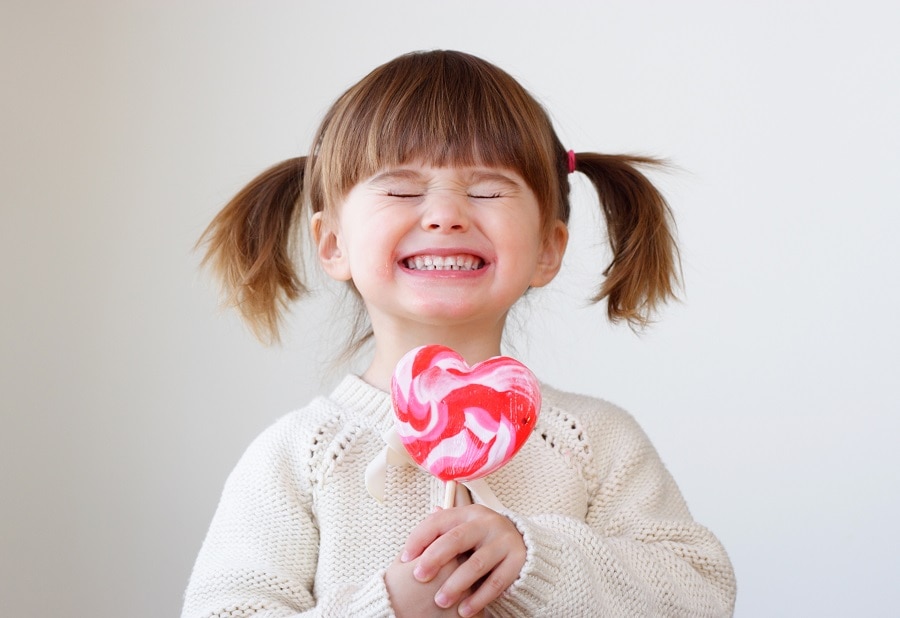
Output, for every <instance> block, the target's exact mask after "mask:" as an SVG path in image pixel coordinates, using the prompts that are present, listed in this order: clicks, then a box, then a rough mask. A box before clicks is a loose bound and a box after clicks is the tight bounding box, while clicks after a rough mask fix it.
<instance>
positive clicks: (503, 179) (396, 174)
mask: <svg viewBox="0 0 900 618" xmlns="http://www.w3.org/2000/svg"><path fill="white" fill-rule="evenodd" d="M422 179H423V175H422V173H421V172H418V171H416V170H409V169H397V170H389V171H387V172H382V173H381V174H378V175H376V176H375V177H374V178H372V179H371V180H369V184H370V185H374V186H383V185H386V184H389V183H391V182H394V181H397V180H406V181H421V180H422ZM469 182H473V183H474V182H500V183H503V184H505V185H508V186H509V187H513V188H521V186H522V183H520V182H517V181H516V180H515V179H514V178H511V177H510V176H509V175H507V174H503V173H502V172H491V171H484V170H475V171H473V172H472V174H471V176H470V177H469Z"/></svg>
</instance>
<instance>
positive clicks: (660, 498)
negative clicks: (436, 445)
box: [491, 413, 735, 617]
mask: <svg viewBox="0 0 900 618" xmlns="http://www.w3.org/2000/svg"><path fill="white" fill-rule="evenodd" d="M584 432H585V434H586V435H587V436H588V439H589V440H590V441H591V443H592V452H591V453H589V455H588V457H587V459H586V463H585V477H586V480H587V482H588V489H589V494H588V495H589V499H588V500H589V501H588V505H587V506H588V508H587V514H586V517H585V518H584V521H580V520H577V519H574V518H571V517H566V516H562V515H556V514H536V515H533V516H530V517H525V516H521V515H517V514H515V513H509V514H508V516H509V517H510V519H511V520H513V521H514V522H515V524H516V527H517V528H518V530H519V532H520V533H521V534H522V536H523V539H524V541H525V545H526V547H527V548H528V552H527V558H526V562H525V565H524V567H523V568H522V570H521V573H520V577H519V579H518V580H517V581H516V582H515V583H514V584H513V585H512V586H511V587H510V588H509V589H508V590H507V592H506V594H504V595H503V596H502V597H500V599H498V600H497V601H496V602H495V603H494V604H493V605H492V606H491V611H492V612H493V614H494V615H495V616H498V617H499V616H525V615H529V616H530V615H594V616H697V617H700V616H706V617H720V616H730V615H731V614H732V612H733V607H734V596H735V584H734V574H733V571H732V567H731V563H730V562H729V560H728V556H727V555H726V553H725V551H724V549H723V548H722V546H721V544H720V543H719V541H718V540H717V539H716V538H715V537H714V536H713V535H712V533H711V532H709V531H708V530H706V529H705V528H703V527H702V526H700V525H699V524H697V523H696V522H694V521H693V519H692V518H691V516H690V514H689V513H688V510H687V507H686V506H685V504H684V500H683V499H682V497H681V494H680V492H679V491H678V488H677V486H676V485H675V482H674V480H673V479H672V478H671V476H670V475H669V473H668V471H667V470H666V469H665V467H664V466H663V464H662V462H661V461H660V460H659V457H658V455H657V453H656V451H655V450H654V448H653V447H652V445H651V444H650V442H649V440H648V439H647V437H646V436H645V435H644V433H643V431H641V429H640V428H639V427H638V426H637V424H636V423H635V422H634V421H633V419H631V417H630V416H627V415H625V414H624V413H623V414H621V415H620V416H617V417H616V418H615V423H614V425H610V426H591V424H590V423H587V424H586V425H585V427H584ZM598 436H603V437H604V440H603V443H602V449H603V452H604V456H602V457H601V456H600V453H599V452H598V451H599V449H600V444H601V443H600V441H599V440H598ZM607 455H609V456H607Z"/></svg>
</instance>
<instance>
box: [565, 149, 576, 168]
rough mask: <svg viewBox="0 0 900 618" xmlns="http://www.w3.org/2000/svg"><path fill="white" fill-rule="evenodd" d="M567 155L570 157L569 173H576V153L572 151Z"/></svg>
mask: <svg viewBox="0 0 900 618" xmlns="http://www.w3.org/2000/svg"><path fill="white" fill-rule="evenodd" d="M567 154H568V155H569V173H570V174H571V173H572V172H574V171H575V151H574V150H570V151H569V152H568V153H567Z"/></svg>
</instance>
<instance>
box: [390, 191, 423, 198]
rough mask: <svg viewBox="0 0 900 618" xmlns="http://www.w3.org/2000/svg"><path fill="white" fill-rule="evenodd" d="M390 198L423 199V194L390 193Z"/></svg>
mask: <svg viewBox="0 0 900 618" xmlns="http://www.w3.org/2000/svg"><path fill="white" fill-rule="evenodd" d="M388 197H422V194H421V193H406V192H403V191H389V192H388Z"/></svg>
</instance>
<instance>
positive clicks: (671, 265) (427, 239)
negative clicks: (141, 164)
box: [183, 51, 735, 618]
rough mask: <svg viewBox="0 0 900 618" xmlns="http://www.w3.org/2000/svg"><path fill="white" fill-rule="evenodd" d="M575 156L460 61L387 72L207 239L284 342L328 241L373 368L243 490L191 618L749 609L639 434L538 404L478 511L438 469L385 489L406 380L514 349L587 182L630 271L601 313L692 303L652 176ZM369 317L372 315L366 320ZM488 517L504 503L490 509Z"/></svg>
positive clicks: (261, 457)
mask: <svg viewBox="0 0 900 618" xmlns="http://www.w3.org/2000/svg"><path fill="white" fill-rule="evenodd" d="M652 163H654V161H653V160H650V159H642V158H636V157H627V156H613V155H603V154H597V153H578V154H575V153H573V152H572V151H566V149H565V148H564V147H563V145H562V144H561V143H560V141H559V139H558V138H557V136H556V133H555V132H554V130H553V127H552V126H551V123H550V120H549V118H548V116H547V114H546V113H545V112H544V110H543V108H542V107H541V106H540V105H539V104H538V103H537V102H536V101H535V100H534V99H533V98H532V97H531V96H530V95H529V94H528V93H527V92H526V91H525V90H524V89H523V88H522V87H521V85H520V84H519V83H518V82H516V81H515V80H514V79H513V78H512V77H510V76H509V75H508V74H506V73H505V72H503V71H502V70H500V69H499V68H497V67H495V66H493V65H491V64H489V63H487V62H485V61H484V60H481V59H479V58H476V57H473V56H470V55H467V54H463V53H459V52H452V51H435V52H425V53H413V54H408V55H404V56H401V57H399V58H397V59H395V60H393V61H391V62H388V63H387V64H385V65H383V66H381V67H378V68H377V69H375V70H374V71H373V72H372V73H370V74H369V75H367V76H366V77H365V78H363V79H362V81H360V82H359V83H358V84H356V85H355V86H353V87H352V88H350V89H349V90H348V91H347V92H346V93H344V94H343V95H342V96H341V97H340V98H339V99H338V100H337V102H336V103H335V104H334V105H333V106H332V107H331V109H330V110H329V111H328V113H327V114H326V116H325V119H324V121H323V122H322V125H321V127H320V128H319V131H318V133H317V135H316V138H315V142H314V144H313V147H312V150H311V152H310V154H309V156H307V157H301V158H296V159H291V160H288V161H285V162H283V163H281V164H279V165H276V166H275V167H273V168H271V169H270V170H268V171H266V172H264V173H263V174H262V175H260V176H259V177H258V178H256V179H255V180H253V181H252V182H251V183H250V184H249V185H248V186H247V187H246V188H245V189H244V190H243V191H241V192H240V193H239V194H238V195H237V196H236V197H235V198H234V199H233V200H232V201H231V202H230V203H229V204H228V205H227V206H226V207H225V208H224V209H223V210H222V211H221V212H220V213H219V214H218V215H217V216H216V218H215V219H214V220H213V222H212V223H211V225H210V227H209V228H208V230H207V231H206V233H205V236H204V240H205V241H206V242H207V243H208V244H207V247H208V249H207V254H206V260H207V262H208V263H209V264H211V265H212V267H213V268H214V270H215V271H216V273H217V274H218V275H219V276H220V277H221V278H222V280H223V281H224V284H225V287H226V289H227V290H228V291H229V292H230V293H231V295H232V297H233V300H234V302H235V303H236V305H237V307H238V308H239V309H240V311H241V313H242V315H243V317H244V318H245V319H246V320H247V321H248V323H249V324H250V326H251V327H252V328H253V329H254V330H255V332H256V333H257V334H258V335H259V336H260V337H261V338H264V339H277V337H278V326H279V321H280V317H281V314H282V312H283V310H284V309H285V308H286V307H287V305H288V304H289V303H290V302H291V301H293V300H295V299H296V298H298V297H299V296H300V295H301V294H302V293H304V292H305V291H306V288H305V287H304V284H303V282H302V281H301V280H300V276H299V274H298V273H300V272H303V271H302V269H301V264H299V263H298V262H297V261H296V260H295V259H294V257H293V256H294V246H295V240H296V239H297V237H298V232H300V231H303V228H305V227H307V226H308V228H307V229H308V231H309V232H310V233H311V240H312V243H313V247H314V248H315V250H316V253H317V257H318V262H319V263H320V264H321V267H322V268H323V269H324V271H325V272H326V273H327V274H328V275H329V276H330V277H332V278H334V279H336V280H338V281H345V282H347V284H348V285H349V286H350V289H351V290H353V292H354V293H355V294H357V295H358V297H359V298H360V299H361V301H362V305H363V306H364V308H365V313H364V314H363V315H364V319H363V320H362V322H361V323H362V324H364V325H365V327H370V328H368V329H367V330H366V332H364V333H362V332H361V333H359V335H360V336H359V337H356V339H355V340H354V341H352V342H351V343H352V345H353V346H356V347H355V348H353V349H358V346H359V345H360V344H361V343H363V342H365V341H368V340H371V343H372V345H373V348H374V352H373V356H372V361H371V364H370V365H369V366H368V369H366V371H365V372H364V373H363V374H362V375H360V376H357V375H349V376H346V377H345V378H344V379H343V381H342V382H341V383H340V384H339V385H338V386H337V388H336V389H335V390H334V391H333V392H332V393H331V394H330V395H329V396H327V397H320V398H318V399H316V400H314V401H313V402H312V403H310V404H309V405H308V406H307V407H305V408H304V409H302V410H299V411H297V412H294V413H292V414H289V415H287V416H285V417H284V418H282V419H281V420H280V421H278V422H277V423H275V424H274V425H273V426H272V427H270V428H269V429H268V430H266V431H265V432H264V433H263V434H262V435H261V436H259V437H258V438H257V439H256V441H254V443H253V444H252V445H251V446H250V447H249V449H248V450H247V452H246V453H245V454H244V456H243V457H242V458H241V460H240V462H239V463H238V465H237V467H236V469H235V470H234V472H233V473H232V474H231V476H230V477H229V479H228V481H227V483H226V486H225V490H224V493H223V495H222V499H221V502H220V504H219V507H218V510H217V511H216V514H215V517H214V518H213V521H212V524H211V526H210V529H209V532H208V534H207V537H206V540H205V542H204V543H203V547H202V549H201V551H200V555H199V557H198V558H197V563H196V565H195V567H194V571H193V574H192V576H191V580H190V584H189V586H188V589H187V593H186V600H185V605H184V613H183V617H184V618H207V617H212V616H215V617H225V616H228V617H232V618H236V617H245V616H255V617H260V618H261V617H264V616H265V617H270V616H271V617H275V616H278V617H287V616H360V617H387V616H398V617H401V618H402V617H406V616H413V617H416V618H419V617H423V616H425V617H429V616H476V615H479V616H495V617H497V616H545V617H561V618H568V617H570V616H576V617H578V616H614V617H623V616H624V617H629V616H727V615H730V614H731V612H732V608H733V605H734V595H735V583H734V576H733V572H732V568H731V565H730V563H729V560H728V557H727V555H726V554H725V551H724V550H723V548H722V546H721V545H720V544H719V542H718V541H717V540H716V538H715V537H714V536H713V535H712V534H711V533H710V532H709V531H707V530H706V529H705V528H703V527H702V526H700V525H699V524H697V523H695V522H694V521H693V520H692V519H691V516H690V514H689V513H688V510H687V508H686V506H685V504H684V501H683V499H682V497H681V495H680V493H679V491H678V488H677V487H676V485H675V483H674V481H673V480H672V478H671V477H670V476H669V474H668V472H667V471H666V469H665V467H664V466H663V464H662V463H661V462H660V460H659V457H658V456H657V454H656V452H655V451H654V449H653V447H652V446H651V444H650V443H649V441H648V440H647V437H646V436H645V435H644V434H643V433H642V431H641V429H640V428H639V427H638V426H637V424H636V423H635V421H634V420H633V419H632V418H631V417H630V416H629V415H628V414H627V413H625V412H624V411H622V410H620V409H619V408H616V407H615V406H613V405H611V404H609V403H607V402H605V401H602V400H598V399H593V398H590V397H585V396H581V395H574V394H570V393H564V392H561V391H557V390H555V389H553V388H551V387H549V386H546V385H542V398H543V405H542V409H541V413H540V417H539V419H538V423H537V427H536V429H535V431H534V433H533V434H532V436H531V437H530V438H529V440H528V441H527V442H526V443H525V445H524V446H523V447H522V449H521V451H519V453H518V454H517V455H516V457H515V458H514V459H512V460H511V461H510V462H509V463H508V464H507V465H506V466H504V467H502V468H500V469H499V470H498V471H496V472H494V473H492V474H490V475H488V476H487V477H485V481H486V484H487V486H488V487H489V490H488V491H487V494H489V495H487V494H486V495H482V494H481V493H478V492H475V491H473V492H471V493H470V492H469V491H468V490H466V489H465V488H464V487H462V486H460V488H459V490H458V492H457V496H456V506H454V507H452V508H447V509H439V508H438V509H434V510H433V511H431V512H430V513H429V510H430V508H431V507H430V505H434V504H440V502H441V498H442V484H441V482H440V481H439V480H437V479H436V478H434V477H432V476H430V475H429V474H427V473H426V472H424V471H422V470H420V469H419V468H416V467H412V466H401V465H389V466H388V467H387V470H386V473H385V478H384V481H383V489H382V491H380V492H377V493H379V494H381V495H380V498H381V500H382V501H378V500H376V499H375V498H373V497H372V496H371V495H369V493H368V492H367V489H366V482H365V472H366V468H367V466H368V465H369V463H370V462H371V461H373V460H374V459H375V458H376V457H378V456H379V453H381V452H382V450H383V449H384V447H385V443H384V440H383V438H382V435H383V434H384V433H385V432H386V430H388V429H389V428H390V427H391V425H392V418H393V414H392V410H391V400H390V396H389V394H388V391H389V390H390V379H391V375H392V372H393V370H394V367H395V365H396V363H397V361H398V360H399V359H400V357H401V356H403V354H405V353H406V352H407V351H409V350H411V349H412V348H415V347H417V346H420V345H424V344H443V345H446V346H449V347H451V348H454V349H455V350H457V351H458V352H459V353H460V354H461V355H462V356H463V357H464V358H465V360H466V361H467V362H468V363H469V364H474V363H476V362H480V361H483V360H485V359H487V358H489V357H492V356H496V355H498V354H499V353H500V344H501V338H502V334H503V328H504V323H505V320H506V316H507V313H508V312H509V310H510V308H511V307H512V306H513V305H514V304H515V303H516V301H517V300H518V299H519V298H521V297H522V296H523V295H524V294H525V293H526V292H527V291H528V290H529V289H530V288H534V287H541V286H543V285H546V284H547V283H549V282H550V281H551V280H552V279H553V278H554V276H555V275H556V274H557V272H558V270H559V268H560V263H561V261H562V257H563V253H564V251H565V248H566V241H567V239H568V235H567V228H566V222H567V220H568V217H569V197H568V196H569V182H568V179H567V176H568V174H571V173H573V172H579V173H582V174H585V175H586V176H587V177H588V179H590V181H591V182H592V183H593V185H594V187H595V188H596V190H597V192H598V194H599V198H600V204H601V206H602V209H603V212H604V214H605V218H606V222H607V227H608V234H609V240H610V245H611V248H612V261H611V263H610V264H609V266H608V267H607V268H606V270H605V271H604V275H605V276H606V278H605V280H604V283H603V287H602V288H601V290H600V292H599V294H598V295H597V296H596V297H595V300H600V299H606V300H607V303H608V309H607V311H608V315H609V318H610V319H612V320H614V321H615V320H626V321H628V322H630V323H632V324H636V325H642V324H644V323H646V321H647V319H648V318H649V316H650V314H651V312H652V311H653V310H654V309H655V308H657V307H658V306H659V305H660V304H661V303H663V302H665V301H666V300H667V299H668V298H670V297H671V296H672V293H673V287H674V285H675V284H676V283H677V251H676V247H675V243H674V241H673V237H672V233H671V221H670V219H669V211H668V206H667V205H666V202H665V201H664V199H663V197H662V196H661V195H660V193H659V192H658V191H657V190H656V188H655V187H654V186H653V185H652V184H651V183H650V182H649V181H648V179H647V178H646V177H645V176H643V175H642V174H641V173H640V172H638V171H637V169H636V166H637V165H641V164H652ZM366 317H367V320H368V321H366V319H365V318H366ZM485 503H488V504H490V505H491V507H492V508H489V507H488V506H485Z"/></svg>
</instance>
